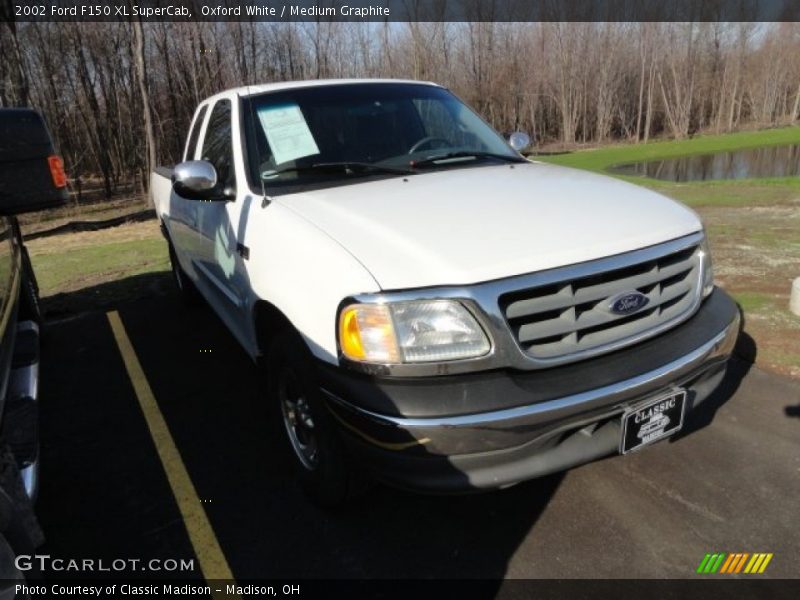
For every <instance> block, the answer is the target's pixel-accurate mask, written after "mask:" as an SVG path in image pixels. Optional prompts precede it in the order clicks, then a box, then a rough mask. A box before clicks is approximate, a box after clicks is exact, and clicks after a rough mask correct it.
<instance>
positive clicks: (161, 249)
mask: <svg viewBox="0 0 800 600" xmlns="http://www.w3.org/2000/svg"><path fill="white" fill-rule="evenodd" d="M26 246H27V247H28V252H29V253H30V255H31V262H32V263H33V268H34V270H35V272H36V278H37V280H38V282H39V290H40V294H41V296H42V305H43V307H44V309H45V311H46V312H47V315H48V316H49V317H53V316H58V315H61V314H65V313H72V312H77V311H82V310H92V309H101V308H106V307H108V306H112V305H113V304H114V303H116V302H118V301H121V300H128V299H134V298H136V297H140V296H141V295H142V294H148V293H152V291H153V289H152V287H153V285H156V284H158V285H161V283H160V282H161V281H166V282H167V283H171V282H170V281H169V278H168V275H169V273H168V271H169V256H168V254H167V244H166V243H165V242H164V238H163V237H162V236H161V232H160V231H159V229H158V224H157V222H156V221H155V220H153V221H147V222H144V223H134V224H130V225H122V226H120V227H114V228H113V229H105V230H101V231H92V232H85V233H69V234H63V235H56V236H52V237H46V238H40V239H35V240H30V241H28V242H26ZM159 273H160V274H163V277H158V278H154V277H143V276H144V275H151V274H159Z"/></svg>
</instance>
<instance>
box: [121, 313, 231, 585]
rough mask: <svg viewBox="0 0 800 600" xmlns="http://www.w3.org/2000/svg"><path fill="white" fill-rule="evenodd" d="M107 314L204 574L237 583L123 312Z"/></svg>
mask: <svg viewBox="0 0 800 600" xmlns="http://www.w3.org/2000/svg"><path fill="white" fill-rule="evenodd" d="M107 317H108V322H109V323H110V325H111V330H112V331H113V333H114V338H115V339H116V341H117V346H118V347H119V352H120V354H121V355H122V360H123V361H124V363H125V369H126V370H127V371H128V377H130V380H131V383H132V384H133V389H134V391H135V392H136V397H137V399H138V400H139V406H140V407H141V409H142V413H144V418H145V421H147V427H148V428H149V429H150V435H151V436H152V438H153V443H154V444H155V446H156V450H157V451H158V456H159V458H160V459H161V464H162V466H163V467H164V471H165V472H166V474H167V480H168V481H169V485H170V487H171V488H172V493H173V494H174V495H175V501H176V502H177V503H178V508H179V509H180V511H181V515H182V516H183V522H184V524H185V525H186V531H187V532H188V534H189V540H190V541H191V543H192V547H193V548H194V552H195V555H196V556H197V560H198V561H199V563H200V570H201V571H202V572H203V577H205V579H206V581H208V582H209V583H210V581H211V580H214V579H216V580H220V579H224V580H228V582H230V583H234V582H233V574H232V573H231V569H230V567H229V566H228V561H227V560H226V559H225V555H224V554H223V553H222V548H220V545H219V542H218V541H217V536H216V535H215V534H214V530H213V529H212V528H211V523H209V521H208V516H207V515H206V512H205V510H203V506H202V505H201V503H200V498H198V496H197V491H196V490H195V489H194V484H193V483H192V480H191V478H190V477H189V473H188V471H187V470H186V466H185V465H184V464H183V460H182V459H181V455H180V452H178V448H177V447H176V446H175V441H174V440H173V439H172V435H171V434H170V432H169V427H167V422H166V421H165V420H164V415H162V414H161V410H160V409H159V407H158V403H157V402H156V399H155V396H153V390H151V389H150V384H149V383H148V382H147V377H145V374H144V371H143V370H142V365H141V364H140V363H139V359H138V358H137V356H136V352H135V351H134V349H133V346H132V345H131V341H130V339H129V338H128V334H127V333H126V332H125V327H124V325H123V324H122V320H121V319H120V317H119V313H118V312H117V311H115V310H114V311H111V312H109V313H107ZM212 588H213V586H212ZM220 597H225V598H230V597H231V596H227V595H220Z"/></svg>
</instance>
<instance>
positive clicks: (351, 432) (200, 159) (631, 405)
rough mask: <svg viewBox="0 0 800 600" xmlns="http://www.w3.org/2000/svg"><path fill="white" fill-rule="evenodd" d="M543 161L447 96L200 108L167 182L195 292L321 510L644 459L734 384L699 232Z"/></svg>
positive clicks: (597, 179)
mask: <svg viewBox="0 0 800 600" xmlns="http://www.w3.org/2000/svg"><path fill="white" fill-rule="evenodd" d="M527 143H528V140H527V136H525V135H524V134H513V135H512V136H511V138H510V140H509V141H508V142H507V141H505V140H504V139H503V138H502V137H501V136H500V135H498V134H497V133H496V132H495V131H494V130H493V129H492V128H491V127H490V126H489V125H487V124H486V123H485V122H484V121H483V120H482V119H481V118H480V117H479V116H478V115H477V114H476V113H475V112H473V111H472V110H471V109H470V108H469V107H467V106H466V105H464V104H463V103H462V102H461V101H460V100H459V99H458V98H456V97H455V96H454V95H453V94H452V93H450V92H449V91H448V90H446V89H444V88H442V87H440V86H438V85H434V84H430V83H421V82H414V81H396V80H335V81H307V82H291V83H276V84H269V85H261V86H250V87H243V88H239V89H234V90H229V91H226V92H223V93H221V94H217V95H216V96H213V97H211V98H209V99H207V100H205V101H203V102H202V103H201V104H200V106H199V107H198V108H197V111H196V113H195V116H194V119H193V122H192V125H191V129H190V131H189V135H188V138H187V141H186V147H185V151H184V156H183V159H184V162H182V163H180V164H178V165H177V166H175V167H174V168H173V169H166V168H159V169H157V170H156V171H155V172H154V173H153V175H152V185H151V189H152V194H153V199H154V201H155V206H156V210H157V212H158V217H159V219H160V220H161V223H162V225H163V231H164V235H165V236H166V238H167V242H168V244H169V251H170V257H171V259H172V268H173V271H174V275H175V280H176V282H177V285H178V288H179V289H180V291H181V292H182V294H183V295H184V297H185V298H186V299H187V300H192V299H195V298H197V297H199V296H202V297H203V298H204V299H205V300H206V301H207V302H208V303H209V304H210V305H211V307H212V308H213V309H214V310H215V311H216V312H217V313H218V314H219V316H220V317H221V318H222V320H223V321H224V322H225V323H226V325H227V326H228V327H229V328H230V331H231V332H232V333H233V335H234V336H235V337H236V338H237V339H238V340H239V342H240V343H241V344H242V346H244V348H245V349H246V350H247V352H248V353H249V354H250V356H251V357H252V358H253V359H254V360H256V361H257V363H258V364H259V365H260V368H262V369H264V371H265V374H266V375H267V381H268V387H267V391H266V392H265V398H264V401H265V402H269V403H272V404H273V405H274V407H275V410H276V416H277V418H282V419H283V422H284V425H285V430H286V434H287V436H286V437H287V440H288V442H289V444H290V446H291V449H292V450H293V456H294V457H295V458H296V463H297V468H298V472H299V473H300V478H301V482H302V483H303V485H304V487H305V488H306V490H307V491H308V492H309V493H310V494H311V496H312V497H313V498H314V499H316V500H317V501H319V502H321V503H325V504H335V503H340V502H342V501H344V500H346V499H347V498H348V496H349V495H350V494H351V493H352V490H353V489H355V485H354V482H355V481H357V480H358V477H357V476H356V474H357V473H369V474H371V475H372V476H373V477H375V478H377V479H379V480H382V481H386V482H388V483H391V484H394V485H398V486H402V487H407V488H412V489H419V490H427V491H435V492H450V491H465V490H474V489H492V488H501V487H505V486H509V485H512V484H514V483H517V482H520V481H523V480H526V479H530V478H534V477H538V476H541V475H544V474H547V473H551V472H554V471H558V470H563V469H567V468H570V467H572V466H575V465H578V464H581V463H585V462H587V461H590V460H593V459H596V458H599V457H602V456H606V455H609V454H613V453H623V454H624V453H628V452H631V451H635V450H638V449H640V448H642V447H644V446H646V445H648V444H651V443H653V442H656V441H658V440H662V439H665V438H667V437H669V436H671V435H672V434H674V433H676V432H677V431H679V430H680V429H681V427H682V426H683V423H684V417H685V416H686V415H688V414H689V413H690V411H691V410H692V409H694V408H695V407H696V406H697V405H698V404H700V403H701V402H703V401H704V400H705V399H706V398H707V397H708V396H709V395H710V394H711V392H712V391H713V390H714V388H715V387H717V385H718V384H719V383H720V381H721V379H722V378H723V376H724V373H725V365H726V361H727V359H728V358H729V356H730V354H731V351H732V349H733V346H734V344H735V342H736V338H737V335H738V332H739V311H738V308H737V306H736V305H735V303H734V302H733V301H732V300H731V299H730V298H729V296H727V295H726V294H725V293H724V292H723V291H722V290H720V289H717V288H715V286H714V284H713V274H712V267H711V258H710V255H709V252H708V246H707V244H706V239H705V234H704V231H703V227H702V224H701V222H700V220H699V219H698V217H697V215H696V214H695V213H694V212H692V211H691V210H689V209H688V208H686V207H684V206H682V205H681V204H678V203H677V202H674V201H672V200H670V199H668V198H665V197H663V196H661V195H659V194H656V193H654V192H651V191H648V190H646V189H642V188H639V187H636V186H634V185H631V184H629V183H626V182H623V181H620V180H617V179H612V178H609V177H604V176H601V175H597V174H593V173H588V172H583V171H577V170H572V169H567V168H563V167H557V166H552V165H547V164H541V163H537V162H531V161H528V160H526V159H524V158H523V157H522V156H521V155H520V154H519V151H521V150H522V149H523V148H524V147H525V145H526V144H527ZM265 459H266V457H265Z"/></svg>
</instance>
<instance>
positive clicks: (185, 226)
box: [165, 104, 208, 279]
mask: <svg viewBox="0 0 800 600" xmlns="http://www.w3.org/2000/svg"><path fill="white" fill-rule="evenodd" d="M207 113H208V105H207V104H203V105H201V106H200V109H199V110H198V111H197V115H196V116H195V118H194V120H193V121H192V126H191V128H190V129H189V136H188V138H187V139H186V148H185V149H184V153H183V160H195V159H196V158H197V156H198V155H199V153H200V145H199V143H198V142H199V140H200V134H201V132H202V130H203V125H204V123H205V120H206V115H207ZM199 210H200V206H199V203H198V202H197V201H196V200H186V199H185V198H181V197H180V196H179V195H178V194H176V193H175V191H174V190H173V191H172V192H171V193H170V199H169V215H168V218H167V219H165V222H166V225H167V229H168V230H169V237H170V239H171V240H172V245H173V247H174V248H175V252H176V253H177V255H178V259H179V260H180V263H181V267H182V268H183V270H184V271H185V272H186V273H187V274H188V275H189V276H190V277H191V278H192V279H196V278H197V273H196V270H195V268H194V262H193V260H192V259H193V257H194V254H195V250H196V248H197V245H198V240H199V232H198V230H197V220H198V212H199Z"/></svg>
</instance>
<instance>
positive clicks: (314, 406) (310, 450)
mask: <svg viewBox="0 0 800 600" xmlns="http://www.w3.org/2000/svg"><path fill="white" fill-rule="evenodd" d="M267 369H268V374H267V375H268V389H269V396H270V398H269V400H270V403H271V404H272V406H273V408H274V411H273V412H274V413H277V416H278V418H279V419H280V420H281V421H282V423H283V430H284V432H285V434H286V440H287V441H288V443H289V447H290V449H291V454H292V457H293V459H294V460H293V463H294V467H295V471H296V473H297V476H298V479H299V481H300V485H301V487H302V488H303V491H304V492H305V493H306V495H307V496H308V497H309V498H310V499H311V501H312V502H314V503H315V504H317V505H319V506H323V507H335V506H341V505H343V504H345V503H346V502H347V501H348V500H349V499H351V498H352V497H353V496H354V495H355V494H356V493H357V491H358V489H359V488H360V484H359V481H360V478H359V476H358V474H357V473H356V472H355V470H354V468H353V466H352V465H351V461H350V460H349V457H348V456H347V453H346V452H345V449H344V447H343V445H342V441H341V439H340V438H339V432H338V431H337V428H336V424H335V423H334V422H333V417H332V416H331V414H330V412H329V410H328V408H327V407H326V406H325V404H324V400H323V399H322V396H321V393H320V390H319V385H318V383H317V377H316V374H315V372H314V368H313V364H312V358H311V355H310V352H309V351H308V349H307V347H306V345H305V343H304V342H303V340H302V339H301V338H300V336H299V335H298V334H297V333H295V332H294V331H291V330H287V331H284V332H281V333H280V334H278V335H277V336H276V338H275V340H274V341H273V342H272V344H271V345H270V349H269V352H268V355H267Z"/></svg>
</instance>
